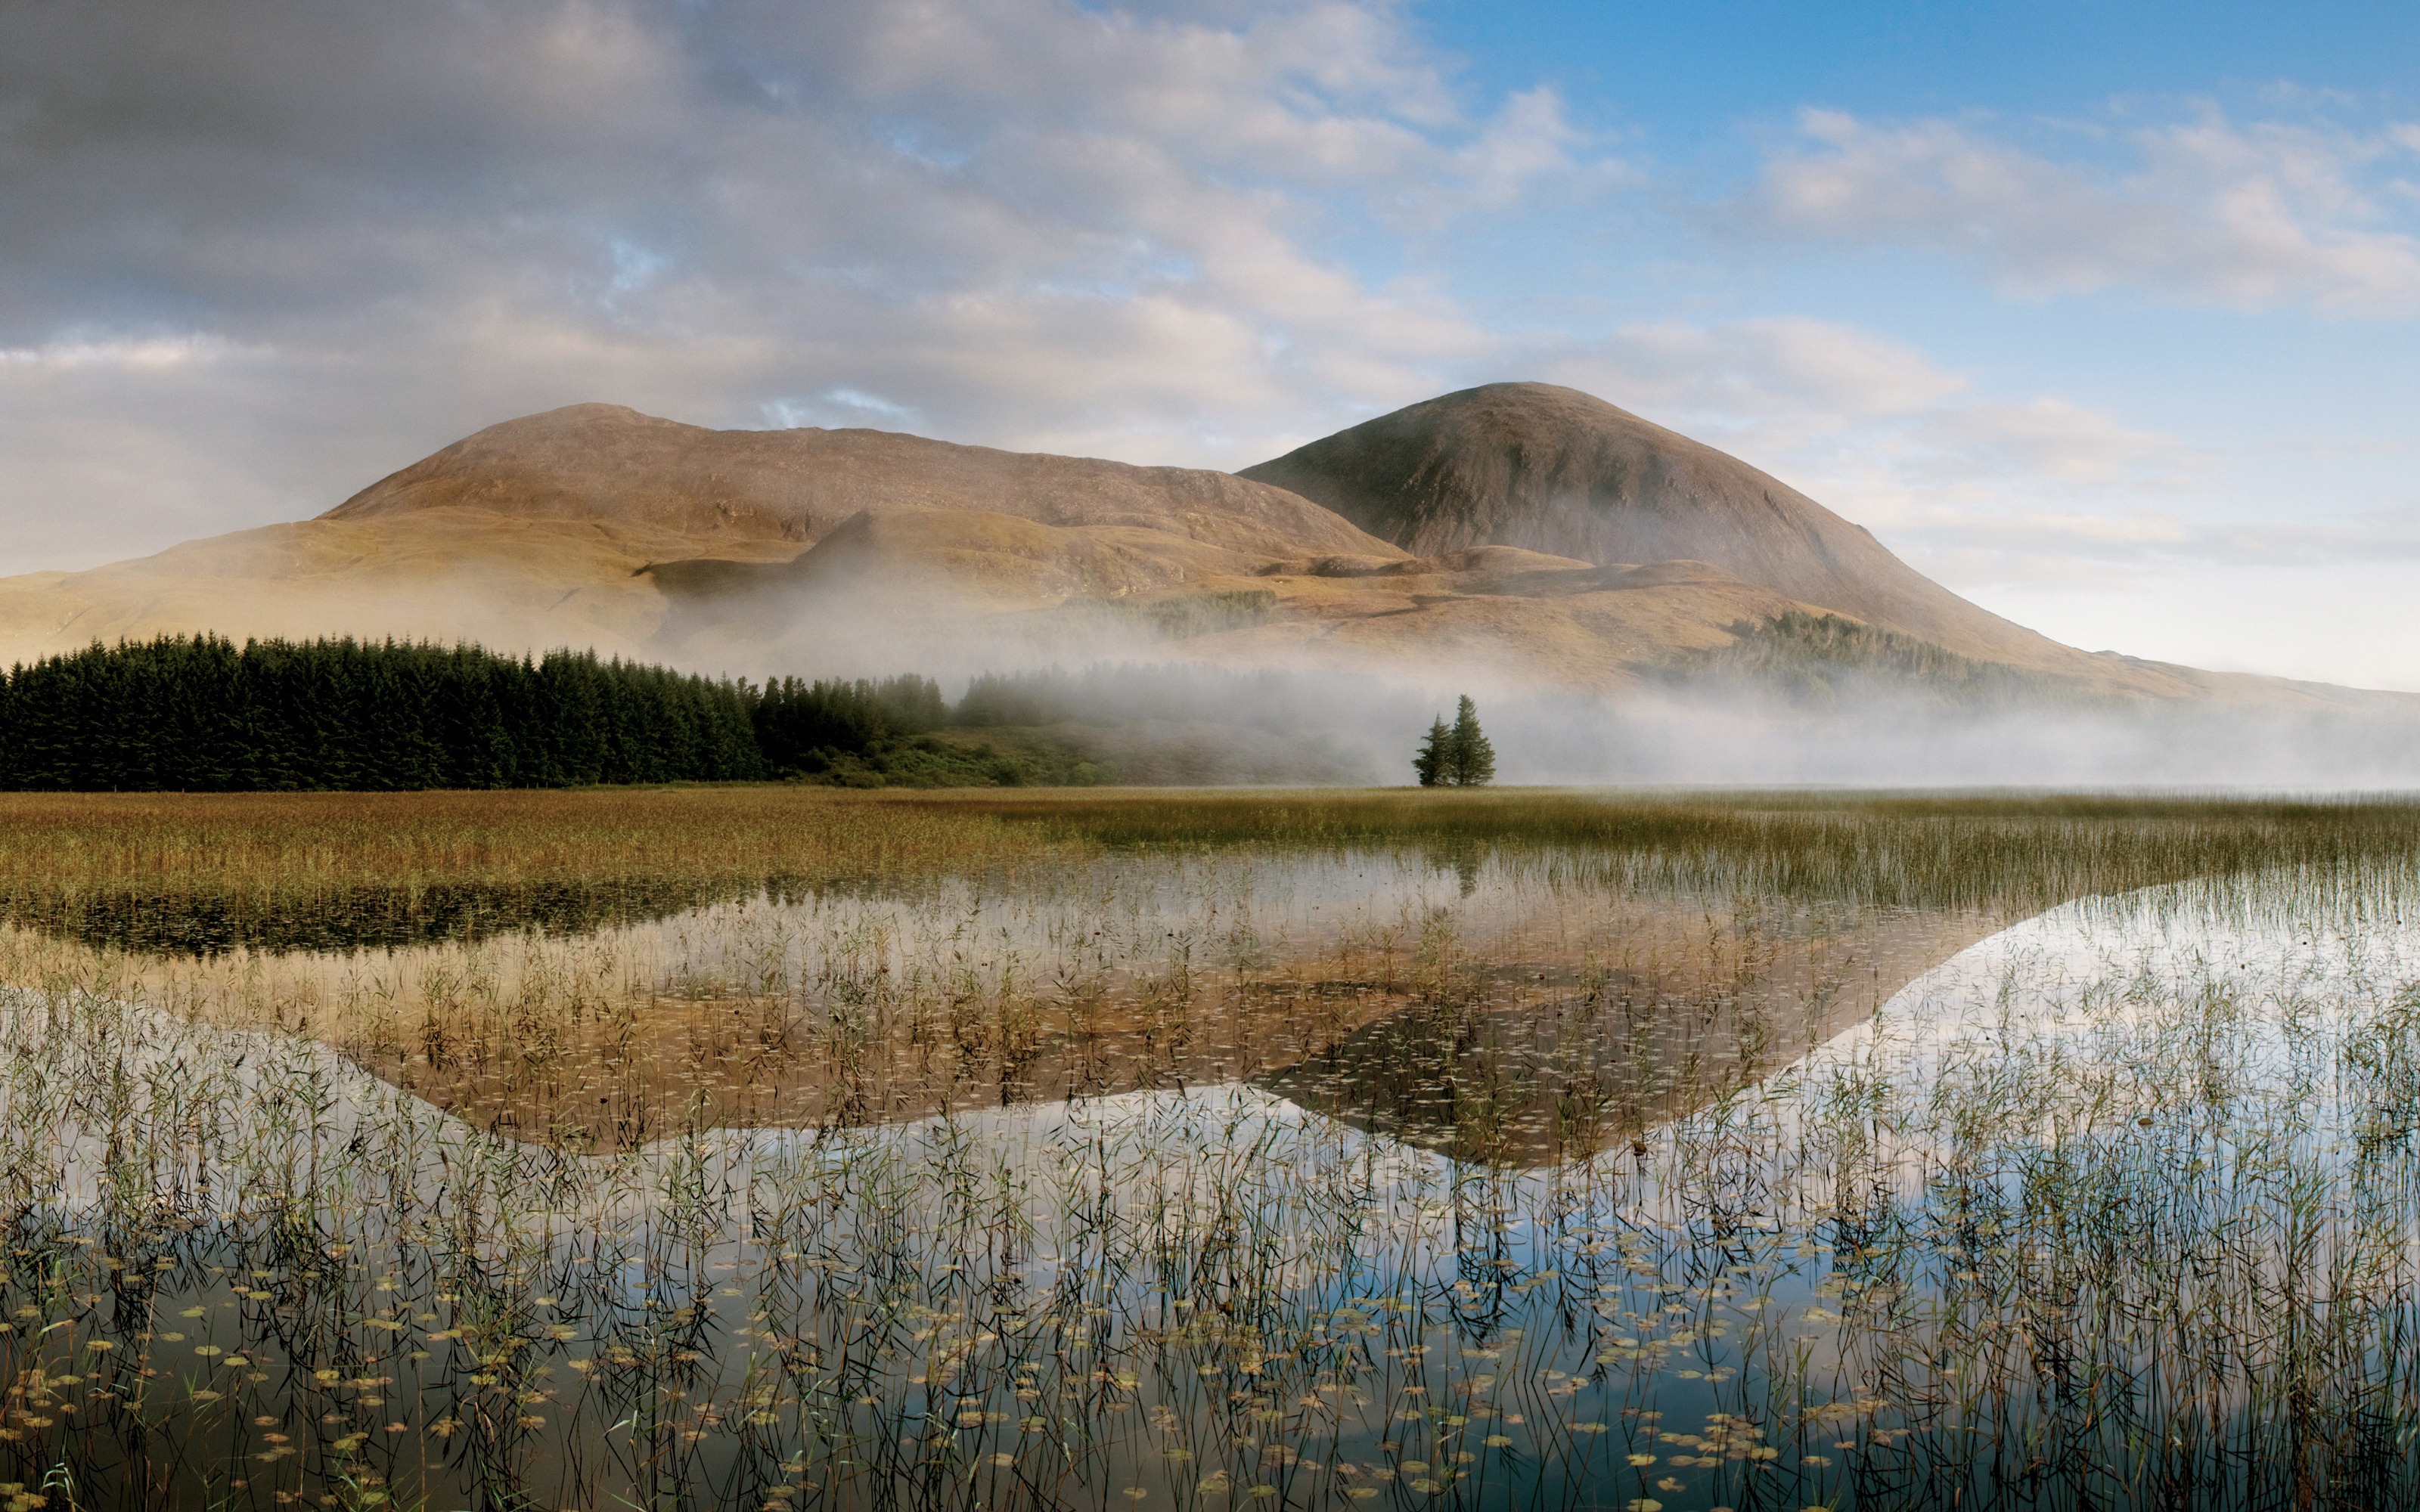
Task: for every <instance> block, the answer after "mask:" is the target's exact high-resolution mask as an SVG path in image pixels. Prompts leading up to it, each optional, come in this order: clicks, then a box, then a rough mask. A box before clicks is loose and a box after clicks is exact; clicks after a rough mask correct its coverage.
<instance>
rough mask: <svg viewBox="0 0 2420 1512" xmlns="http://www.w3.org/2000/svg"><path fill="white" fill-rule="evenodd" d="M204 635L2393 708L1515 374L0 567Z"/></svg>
mask: <svg viewBox="0 0 2420 1512" xmlns="http://www.w3.org/2000/svg"><path fill="white" fill-rule="evenodd" d="M1826 620H1838V621H1841V622H1844V623H1848V624H1851V625H1863V626H1869V627H1870V628H1871V629H1872V631H1873V632H1874V633H1875V634H1874V635H1864V634H1862V633H1851V634H1828V633H1827V635H1826V636H1824V637H1823V638H1819V640H1817V641H1815V642H1812V643H1809V644H1803V645H1802V644H1795V643H1793V644H1792V649H1791V651H1790V653H1789V656H1788V658H1787V666H1786V667H1785V666H1784V665H1783V662H1782V661H1781V660H1777V659H1776V656H1775V655H1774V653H1773V651H1772V646H1771V644H1770V636H1769V635H1768V634H1767V633H1766V630H1765V628H1764V627H1768V626H1773V625H1781V624H1812V623H1816V622H1819V621H1826ZM196 630H209V631H216V632H218V633H221V634H225V635H229V636H232V637H236V638H238V639H241V638H244V637H250V636H262V637H267V636H278V637H285V638H289V639H302V638H307V637H313V636H320V635H346V634H349V635H355V636H365V637H373V638H376V637H387V636H394V637H399V638H426V639H432V640H462V639H470V640H480V641H483V642H485V643H487V644H489V645H491V646H494V647H497V648H500V649H504V650H507V651H542V650H546V649H550V648H552V647H557V646H574V647H582V648H593V649H596V650H598V651H600V652H604V653H608V654H615V655H624V656H637V657H643V658H647V659H667V660H672V661H675V662H676V663H679V664H681V665H685V666H689V667H693V668H697V669H701V670H705V671H715V672H737V673H744V674H747V675H752V676H762V675H764V674H766V673H768V672H772V671H784V672H806V673H810V674H825V673H848V674H861V673H868V672H875V673H879V672H887V671H899V670H903V669H909V668H913V669H917V670H921V671H929V672H932V673H935V674H937V675H941V676H945V677H946V676H955V675H962V674H965V673H968V672H973V671H984V670H985V669H999V668H1015V667H1018V666H1036V665H1047V664H1050V663H1053V662H1059V663H1064V664H1071V665H1072V664H1078V663H1081V662H1083V661H1086V660H1092V659H1100V658H1109V659H1134V658H1142V659H1168V658H1176V659H1182V660H1190V661H1197V662H1203V663H1210V664H1217V665H1225V666H1231V667H1255V666H1288V667H1297V668H1331V669H1338V670H1344V671H1355V672H1378V673H1383V674H1386V675H1388V676H1391V677H1395V678H1398V679H1401V680H1403V681H1405V682H1407V683H1410V684H1414V685H1423V684H1426V683H1430V682H1436V681H1441V680H1458V681H1470V680H1474V679H1479V680H1483V681H1484V683H1485V685H1486V686H1491V687H1503V688H1507V689H1516V688H1518V689H1528V690H1531V691H1535V692H1540V693H1553V692H1573V693H1582V694H1589V695H1619V694H1621V693H1622V692H1624V691H1626V690H1630V689H1636V688H1668V687H1671V686H1673V684H1674V683H1675V680H1676V679H1677V680H1680V681H1687V680H1690V679H1692V678H1697V679H1700V680H1712V681H1718V682H1722V683H1725V684H1726V685H1740V684H1744V683H1755V682H1757V681H1758V680H1759V679H1761V680H1762V681H1764V682H1766V683H1771V684H1774V685H1775V686H1776V687H1782V688H1783V690H1784V691H1785V692H1786V691H1788V689H1789V688H1792V687H1795V688H1805V687H1811V686H1813V684H1812V683H1810V681H1809V680H1810V679H1813V680H1814V682H1825V681H1826V680H1827V679H1833V680H1838V679H1835V678H1834V673H1833V672H1831V671H1824V670H1823V667H1822V666H1820V665H1818V664H1819V663H1823V662H1824V660H1825V658H1831V659H1832V660H1833V661H1837V662H1838V663H1839V664H1840V666H1839V669H1838V671H1839V674H1840V676H1842V677H1847V678H1850V679H1852V680H1861V681H1862V682H1870V681H1871V680H1872V679H1873V678H1874V677H1875V676H1876V675H1878V673H1877V671H1876V667H1877V666H1880V667H1881V668H1882V670H1883V673H1886V675H1887V676H1888V677H1889V678H1895V679H1898V680H1899V681H1900V682H1908V681H1910V680H1913V681H1914V682H1915V683H1919V684H1921V683H1927V682H1939V681H1942V680H1943V679H1945V678H1947V679H1950V680H1952V681H1955V682H1957V683H1959V684H1960V686H1962V687H1970V688H1971V687H1983V686H1991V687H2008V688H2017V689H2027V690H2037V691H2039V692H2040V695H2041V696H2043V697H2045V698H2048V699H2051V700H2052V701H2054V702H2059V701H2071V699H2072V698H2074V697H2079V696H2081V697H2086V698H2089V699H2107V698H2118V699H2149V700H2153V701H2159V702H2195V703H2199V702H2231V703H2244V704H2251V705H2261V706H2276V707H2290V708H2300V709H2305V710H2331V709H2346V708H2355V709H2358V708H2370V707H2379V706H2383V705H2388V704H2392V705H2397V706H2400V704H2401V702H2402V701H2400V700H2396V699H2392V698H2389V697H2388V696H2386V695H2369V694H2361V693H2357V692H2353V691H2350V690H2346V689H2337V688H2328V687H2318V686H2315V685H2305V684H2290V683H2285V682H2280V681H2277V680H2273V679H2263V678H2251V677H2241V676H2229V675H2225V674H2217V673H2208V672H2199V671H2194V670H2192V669H2188V668H2179V667H2169V666H2164V665H2162V664H2158V663H2151V662H2146V661H2140V660H2136V659H2133V658H2130V657H2124V656H2113V655H2110V654H2106V653H2102V654H2097V655H2087V654H2086V653H2084V652H2082V651H2078V650H2075V649H2074V648H2071V647H2068V646H2063V645H2060V644H2058V643H2057V642H2055V641H2054V640H2049V639H2047V638H2046V637H2043V636H2040V635H2038V634H2036V633H2035V632H2033V631H2030V630H2027V629H2024V627H2022V626H2019V625H2012V624H2010V623H2009V622H2008V621H2006V620H2003V619H2000V618H1998V617H1997V616H1995V615H1993V614H1990V613H1988V612H1986V611H1985V610H1983V609H1979V608H1978V607H1977V606H1975V605H1972V604H1969V603H1967V602H1966V601H1965V600H1963V599H1962V598H1960V597H1958V596H1957V595H1956V594H1952V593H1950V592H1949V591H1948V590H1947V589H1945V588H1942V587H1941V586H1939V585H1938V584H1936V583H1933V582H1931V581H1930V580H1929V579H1925V578H1924V577H1923V576H1921V575H1920V574H1918V573H1916V571H1915V570H1914V569H1912V568H1910V567H1909V566H1907V565H1906V563H1902V562H1900V560H1899V559H1898V558H1896V557H1894V556H1892V555H1891V554H1890V552H1889V551H1888V550H1886V549H1885V548H1884V547H1883V546H1882V545H1881V544H1880V543H1879V542H1877V541H1876V540H1875V539H1874V538H1873V537H1872V536H1871V535H1870V534H1869V533H1868V532H1865V531H1864V530H1862V529H1861V528H1859V527H1857V526H1855V525H1853V524H1851V523H1850V522H1848V521H1847V520H1844V519H1842V518H1840V517H1838V516H1837V515H1834V514H1833V513H1831V512H1830V511H1829V510H1826V509H1824V508H1823V506H1822V505H1820V504H1818V503H1816V502H1815V501H1812V500H1809V499H1807V498H1806V497H1805V496H1804V495H1802V494H1799V493H1797V492H1796V491H1795V490H1792V489H1791V488H1789V487H1788V486H1785V485H1783V484H1781V483H1779V482H1778V481H1776V480H1775V479H1773V478H1771V477H1769V476H1767V475H1766V474H1764V473H1762V472H1760V471H1757V470H1756V469H1754V468H1752V467H1750V466H1748V465H1747V464H1746V463H1744V462H1741V461H1740V460H1738V459H1737V458H1734V457H1730V456H1728V455H1724V454H1723V453H1721V452H1718V451H1715V450H1714V449H1713V448H1711V447H1707V446H1703V445H1701V444H1699V443H1698V442H1696V441H1692V440H1689V439H1688V438H1686V437H1683V436H1680V435H1678V434H1676V433H1674V432H1672V431H1669V430H1666V429H1664V428H1662V427H1660V426H1657V425H1653V424H1650V423H1648V422H1646V421H1644V420H1641V419H1639V418H1638V417H1637V416H1635V415H1631V414H1629V413H1627V412H1625V411H1623V410H1621V409H1616V408H1614V407H1613V406H1611V405H1608V404H1606V403H1605V402H1603V401H1602V400H1599V399H1595V398H1592V397H1590V396H1589V395H1587V394H1583V393H1577V392H1575V391H1573V390H1570V389H1561V388H1556V387H1552V386H1550V385H1544V384H1533V383H1514V384H1496V385H1490V386H1488V387H1486V388H1481V389H1473V390H1468V391H1466V392H1464V393H1453V394H1448V395H1445V396H1443V397H1441V398H1438V399H1434V400H1430V401H1428V402H1426V403H1423V404H1419V405H1414V406H1412V407H1410V408H1409V409H1402V410H1398V411H1396V412H1395V413H1393V414H1390V415H1386V416H1382V417H1380V418H1378V419H1376V420H1373V421H1370V422H1368V423H1366V424H1361V425H1357V426H1354V427H1352V428H1351V429H1349V430H1346V431H1343V432H1341V433H1339V434H1338V435H1335V436H1331V437H1329V438H1327V439H1326V440H1321V441H1316V442H1313V443H1311V445H1309V446H1306V447H1303V448H1301V449H1299V450H1297V451H1295V452H1292V453H1289V454H1288V455H1285V456H1282V457H1279V458H1277V459H1275V460H1273V461H1270V462H1266V463H1263V464H1261V465H1259V466H1257V467H1253V468H1249V469H1247V470H1245V472H1244V473H1243V474H1241V475H1236V474H1229V473H1223V472H1216V471H1205V470H1201V469H1185V468H1159V467H1137V466H1132V465H1128V464H1125V463H1119V462H1109V461H1101V460H1096V459H1090V458H1082V457H1066V456H1051V455H1026V454H1020V453H1013V452H1004V451H999V450H996V449H992V448H987V447H975V446H960V445H955V444H953V443H950V442H946V441H939V440H927V439H925V438H922V437H915V436H905V435H896V434H892V433H889V432H882V431H872V430H815V429H799V430H784V431H718V430H710V429H706V428H703V427H700V426H695V425H687V424H679V423H676V422H674V421H669V420H662V419H658V418H655V417H651V416H647V415H643V414H640V413H639V412H637V411H635V410H632V409H624V408H622V407H619V406H614V405H603V404H588V405H575V406H572V407H569V408H567V409H556V410H551V411H548V412H546V413H543V414H537V415H530V416H525V417H523V418H520V419H518V420H511V421H506V422H504V423H503V424H496V425H491V426H489V427H488V428H487V429H484V430H481V431H479V432H477V433H475V434H473V435H472V436H469V437H466V438H464V439H463V440H459V441H457V442H455V443H453V444H452V445H449V446H446V447H444V448H442V450H440V451H438V452H436V453H434V454H432V455H429V456H427V457H426V458H423V459H422V460H420V461H418V462H415V463H412V464H411V466H409V467H406V468H403V469H402V470H400V471H396V472H395V473H393V474H391V475H389V476H387V477H385V478H383V479H380V481H378V482H376V483H374V484H372V485H370V486H368V487H366V488H364V489H362V490H361V491H360V492H358V493H356V494H355V495H353V496H352V497H351V498H349V499H348V500H346V501H344V502H342V503H340V504H338V505H336V506H335V507H334V508H332V509H330V510H328V511H327V512H326V513H324V514H322V515H320V516H318V517H315V518H311V519H306V520H301V521H297V522H294V523H291V524H286V525H274V526H268V527H264V528H261V529H258V530H253V531H245V532H235V533H232V534H229V535H225V536H218V537H213V538H211V539H209V540H203V541H194V542H188V543H186V544H184V545H182V546H178V547H173V548H169V549H167V550H165V551H162V552H159V553H156V554H154V555H152V556H148V557H145V558H140V559H135V560H132V561H128V562H122V563H113V564H111V565H108V566H104V567H100V568H96V569H93V570H91V571H87V572H80V573H38V574H30V575H26V576H23V577H20V578H14V579H0V660H13V659H22V658H26V657H30V656H39V655H44V654H49V653H53V652H58V651H64V650H70V649H73V648H75V647H79V646H83V645H86V644H89V643H91V642H92V641H94V640H110V641H114V640H118V639H120V638H123V637H145V636H151V635H156V634H162V633H178V632H191V631H196ZM1876 636H1881V637H1884V638H1885V639H1881V640H1877V639H1876V638H1875V637H1876ZM1879 646H1888V647H1889V648H1890V650H1889V652H1888V654H1887V655H1885V656H1882V657H1881V660H1880V662H1879V663H1876V662H1875V660H1874V658H1875V656H1876V655H1877V653H1876V651H1875V648H1876V647H1879ZM1760 647H1761V648H1762V649H1760ZM1926 648H1932V649H1933V650H1937V651H1938V653H1939V656H1934V655H1932V651H1931V650H1927V649H1926ZM1810 658H1811V660H1810ZM1852 664H1854V665H1852ZM1993 668H2007V669H2012V670H2013V671H2012V674H2011V676H2010V677H2005V678H2004V677H2001V676H2000V675H1999V674H1998V673H1996V672H1993V671H1991V669H1993ZM1945 669H1947V670H1945ZM1841 686H1848V685H1847V684H1846V683H1843V684H1842V685H1841ZM2028 696H2031V695H2030V694H2028Z"/></svg>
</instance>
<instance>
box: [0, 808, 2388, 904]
mask: <svg viewBox="0 0 2420 1512" xmlns="http://www.w3.org/2000/svg"><path fill="white" fill-rule="evenodd" d="M1475 845H1490V846H1513V847H1523V846H1528V847H1547V848H1553V849H1556V850H1558V851H1560V852H1565V853H1575V852H1576V853H1593V854H1595V855H1596V856H1600V857H1603V858H1605V861H1606V864H1616V863H1617V862H1618V864H1620V865H1621V866H1624V867H1628V868H1632V869H1634V870H1635V871H1636V872H1637V875H1638V877H1639V879H1640V881H1641V882H1642V884H1647V883H1653V882H1658V881H1661V882H1685V883H1687V884H1689V885H1691V886H1695V887H1708V886H1711V887H1738V888H1745V889H1752V890H1756V891H1760V892H1774V893H1779V894H1784V895H1788V896H1795V897H1830V898H1840V899H1845V900H1849V901H1854V902H1859V903H1885V904H1888V903H1908V904H1943V903H1978V902H2002V901H2009V902H2017V903H2040V902H2043V901H2048V900H2055V899H2060V898H2067V897H2073V896H2076V895H2078V894H2080V893H2084V892H2101V891H2111V890H2118V889H2122V888H2126V887H2144V886H2149V885H2152V884H2156V883H2161V882H2168V881H2175V880H2180V879H2182V878H2185V877H2192V876H2204V875H2212V874H2221V873H2226V872H2238V871H2242V870H2244V869H2247V868H2250V867H2256V866H2276V865H2280V864H2286V865H2309V866H2314V867H2341V866H2346V865H2357V864H2365V863H2369V862H2376V861H2382V860H2386V859H2389V858H2393V857H2400V856H2410V855H2412V854H2414V853H2415V852H2420V804H2415V803H2414V802H2412V801H2410V800H2407V799H2400V798H2393V799H2368V800H2364V799H2286V798H2276V799H2235V798H2220V797H2174V796H2171V797H2163V796H2141V797H2127V796H2079V795H2028V794H1971V795H1906V794H1900V795H1890V794H1880V795H1877V794H1807V793H1781V794H1711V795H1710V794H1688V793H1618V792H1577V791H1569V792H1567V791H1554V790H1540V789H1530V790H1523V789H1492V790H1486V791H1476V792H1441V791H1432V792H1421V791H1414V790H1408V789H1366V790H1357V791H1333V790H1326V791H1276V790H1233V789H1228V790H1212V791H1195V792H1171V791H1167V790H1132V789H1091V790H1078V791H1063V790H1062V791H1040V790H1028V791H1015V790H984V791H955V790H952V791H942V792H900V791H879V792H851V791H834V790H831V789H826V788H809V787H799V786H792V785H755V786H751V785H734V786H700V787H669V788H613V789H588V790H568V791H507V792H480V793H397V794H342V793H313V794H193V795H187V794H68V795H49V794H7V795H0V895H7V896H13V897H19V898H23V897H27V896H60V895H66V894H76V893H101V892H124V891H133V892H143V893H198V892H226V893H234V892H251V893H256V894H269V893H300V892H315V891H328V890H343V889H348V888H356V887H377V888H395V887H406V888H412V887H511V886H558V887H593V886H599V885H606V884H616V883H628V882H631V881H633V880H639V879H644V880H649V881H654V882H664V883H684V884H699V885H715V884H742V885H754V884H762V883H763V882H765V881H767V880H768V879H774V880H779V881H782V882H784V883H788V884H793V885H802V886H815V885H819V884H823V883H828V882H835V881H881V880H884V879H892V880H900V881H905V880H909V879H913V878H918V877H935V876H943V875H967V874H970V873H977V872H983V871H985V870H986V869H991V868H997V867H1002V866H1013V865H1017V864H1021V863H1024V862H1029V861H1034V860H1042V859H1052V860H1065V859H1068V858H1072V857H1074V856H1080V855H1086V854H1097V853H1100V852H1104V851H1109V850H1130V849H1148V850H1181V851H1215V850H1218V849H1222V848H1233V847H1249V848H1262V849H1278V850H1289V849H1295V850H1307V851H1322V850H1334V849H1337V848H1340V847H1346V848H1362V849H1369V848H1377V849H1387V848H1392V847H1412V848H1417V849H1421V850H1426V851H1435V850H1439V849H1443V850H1446V851H1450V850H1451V849H1452V848H1454V847H1457V846H1475Z"/></svg>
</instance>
